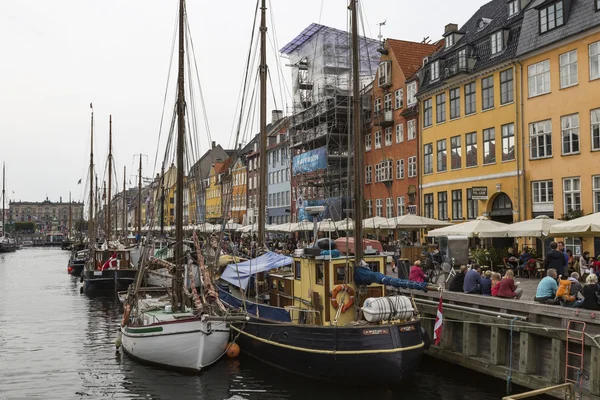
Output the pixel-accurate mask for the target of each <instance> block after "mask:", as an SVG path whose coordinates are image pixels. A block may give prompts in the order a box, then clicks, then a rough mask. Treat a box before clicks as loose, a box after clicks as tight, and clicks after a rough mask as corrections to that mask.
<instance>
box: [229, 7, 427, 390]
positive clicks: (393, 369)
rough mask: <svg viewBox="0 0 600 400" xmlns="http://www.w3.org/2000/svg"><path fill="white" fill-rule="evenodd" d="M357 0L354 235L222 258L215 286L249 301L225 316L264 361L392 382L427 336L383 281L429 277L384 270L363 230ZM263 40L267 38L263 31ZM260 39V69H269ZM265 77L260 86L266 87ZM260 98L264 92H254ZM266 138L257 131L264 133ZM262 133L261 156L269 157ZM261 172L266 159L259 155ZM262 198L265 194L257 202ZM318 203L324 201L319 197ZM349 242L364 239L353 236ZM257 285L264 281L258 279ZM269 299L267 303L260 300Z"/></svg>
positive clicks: (416, 358) (371, 382)
mask: <svg viewBox="0 0 600 400" xmlns="http://www.w3.org/2000/svg"><path fill="white" fill-rule="evenodd" d="M261 1H262V8H261V20H262V23H261V29H260V31H261V35H265V31H266V26H265V10H266V7H265V0H261ZM357 7H358V1H357V0H350V6H349V8H350V10H351V12H352V49H353V94H352V95H353V98H354V101H353V102H352V103H353V124H352V126H353V134H354V157H353V158H354V174H353V175H354V190H353V195H354V199H353V204H354V241H353V242H350V241H349V242H350V243H349V245H348V246H347V247H348V248H347V249H339V251H340V252H341V253H342V255H341V256H340V257H333V256H331V255H321V250H320V249H318V248H316V247H315V248H307V249H303V253H304V254H303V255H295V256H294V257H286V256H282V255H279V254H274V253H267V254H265V255H263V256H261V257H258V258H256V259H254V260H251V261H250V262H246V263H239V264H237V266H236V265H233V264H231V265H229V266H228V267H227V268H226V269H225V271H224V272H223V274H222V276H221V278H222V279H223V280H224V281H225V282H224V284H223V285H222V286H220V292H219V296H220V298H221V299H223V301H224V302H225V303H226V304H228V306H230V307H231V308H233V309H241V308H243V309H245V310H247V312H248V314H249V317H250V321H249V322H247V323H244V324H241V323H232V326H231V328H232V334H238V335H239V338H238V339H237V342H238V343H239V346H240V349H241V351H242V352H243V353H246V354H248V355H250V356H252V357H254V358H256V359H258V360H260V361H263V362H264V363H266V364H270V365H272V366H275V367H278V368H280V369H282V370H285V371H288V372H291V373H295V374H298V375H303V376H305V377H309V378H312V379H316V380H324V381H330V382H335V383H337V384H347V385H361V386H378V387H381V386H383V387H392V386H395V385H397V384H399V383H400V382H401V381H403V380H405V379H407V378H408V377H410V376H411V375H412V374H413V373H414V372H415V371H416V369H417V367H418V365H419V362H420V360H421V356H422V354H423V352H424V351H425V349H426V347H427V346H428V343H429V340H428V336H427V334H426V332H425V331H424V330H423V329H422V327H421V322H420V318H419V313H418V311H417V309H416V305H415V303H414V302H413V301H412V300H411V298H410V297H407V296H402V295H399V294H398V291H392V290H389V289H388V287H389V286H392V287H396V288H405V289H414V290H427V289H428V288H431V287H428V285H427V284H426V283H418V282H411V281H406V280H401V279H398V278H392V277H389V276H386V275H384V274H383V273H381V272H379V271H383V272H385V266H386V257H385V256H384V255H382V254H372V255H366V254H363V253H364V251H363V250H364V243H365V242H364V239H363V235H362V213H363V212H362V207H361V206H360V204H362V190H363V184H362V177H363V175H364V166H363V164H362V155H363V153H364V149H363V148H362V145H363V143H364V140H361V139H360V132H361V127H362V125H361V120H360V119H361V102H360V101H358V100H357V99H359V97H360V93H359V84H358V82H359V78H358V49H359V42H358V26H357V25H358V24H357ZM263 43H264V41H263ZM264 51H265V50H264V47H263V49H262V50H261V67H260V71H261V79H266V78H265V76H264V75H266V70H267V68H266V65H265V57H264ZM265 86H266V85H265V81H262V83H261V90H265ZM261 98H262V99H263V100H264V96H262V95H261ZM265 111H266V110H265V105H264V104H261V135H264V133H265V121H266V118H265ZM261 139H264V137H261ZM265 150H266V149H265V146H264V142H263V140H261V149H260V151H261V155H262V156H261V161H262V160H266V157H265V154H266V153H265ZM260 171H261V173H262V176H261V181H263V182H265V181H266V179H265V174H266V168H265V166H264V165H261V168H260ZM264 199H265V197H264V193H261V196H260V199H259V205H261V206H259V213H261V212H263V213H262V214H259V218H258V223H259V229H258V230H259V232H260V233H259V241H264V224H265V215H264V209H265V207H264ZM261 202H262V203H261ZM321 208H322V207H321ZM306 211H307V212H308V213H309V214H312V215H314V217H313V218H314V234H315V237H317V215H318V213H319V212H321V211H322V210H320V209H319V207H314V208H313V209H309V208H307V209H306ZM352 243H359V244H362V246H361V245H356V246H352V247H354V249H349V248H350V247H351V246H350V245H352ZM267 271H269V278H268V282H267V285H263V286H266V287H267V288H268V295H267V296H260V295H259V294H258V293H257V294H256V297H257V299H258V298H261V299H263V301H264V302H259V301H258V300H257V301H255V302H252V301H249V300H248V297H249V294H250V293H251V292H252V291H253V290H254V289H253V287H252V286H253V285H251V284H249V282H250V281H251V280H252V279H255V281H259V280H260V275H262V274H264V273H266V272H267ZM255 286H256V287H257V288H260V287H261V285H259V284H256V285H255ZM265 302H266V304H265Z"/></svg>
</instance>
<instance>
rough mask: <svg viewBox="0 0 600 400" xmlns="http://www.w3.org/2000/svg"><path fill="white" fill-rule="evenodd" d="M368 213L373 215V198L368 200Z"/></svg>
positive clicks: (370, 215)
mask: <svg viewBox="0 0 600 400" xmlns="http://www.w3.org/2000/svg"><path fill="white" fill-rule="evenodd" d="M367 215H368V216H369V217H372V216H373V200H367Z"/></svg>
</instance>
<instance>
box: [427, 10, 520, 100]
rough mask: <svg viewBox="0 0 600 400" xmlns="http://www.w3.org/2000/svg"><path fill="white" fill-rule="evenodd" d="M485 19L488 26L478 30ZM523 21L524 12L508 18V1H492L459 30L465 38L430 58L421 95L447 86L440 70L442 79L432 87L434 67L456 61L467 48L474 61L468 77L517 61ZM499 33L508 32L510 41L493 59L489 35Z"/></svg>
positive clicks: (442, 69) (468, 55)
mask: <svg viewBox="0 0 600 400" xmlns="http://www.w3.org/2000/svg"><path fill="white" fill-rule="evenodd" d="M482 19H483V20H486V21H487V25H486V26H485V27H484V28H482V29H479V28H478V22H479V21H480V20H482ZM522 21H523V12H522V11H521V13H520V14H517V15H515V16H513V17H511V18H509V17H508V4H507V2H506V0H492V1H490V2H489V3H487V4H484V5H483V6H481V7H480V8H479V10H477V12H476V13H475V14H473V15H472V16H471V18H470V19H469V20H468V21H467V23H466V24H464V25H463V26H462V27H461V28H460V30H459V32H462V33H464V35H463V36H462V37H461V38H460V39H459V40H457V41H456V43H455V44H454V45H453V46H452V47H450V48H448V49H446V48H445V47H443V48H441V49H440V50H439V51H438V52H436V53H435V54H434V55H433V56H432V57H430V58H429V63H428V64H427V65H426V66H425V67H424V68H423V70H422V72H423V79H422V82H421V87H420V88H419V92H420V93H421V92H423V91H427V90H430V89H433V88H435V87H438V86H442V85H443V84H444V81H445V78H444V68H443V67H441V68H440V75H441V79H440V80H438V81H436V82H433V83H432V82H431V81H430V73H431V68H430V66H431V63H432V62H433V61H436V60H440V61H442V60H445V59H450V58H451V57H456V54H457V52H458V50H460V49H462V48H465V47H467V48H468V49H469V50H467V57H468V58H473V59H474V60H475V63H474V65H473V66H472V68H471V70H470V71H469V73H474V72H477V71H482V70H485V69H487V68H489V67H491V66H493V65H497V64H500V63H503V62H506V61H508V60H511V59H513V58H515V55H516V51H517V46H518V44H519V34H520V31H521V22H522ZM500 29H507V30H509V35H508V40H507V41H506V43H505V48H504V50H503V51H502V52H500V53H498V54H495V55H493V56H492V54H491V41H490V35H491V34H492V33H494V32H497V31H498V30H500ZM440 64H442V63H440Z"/></svg>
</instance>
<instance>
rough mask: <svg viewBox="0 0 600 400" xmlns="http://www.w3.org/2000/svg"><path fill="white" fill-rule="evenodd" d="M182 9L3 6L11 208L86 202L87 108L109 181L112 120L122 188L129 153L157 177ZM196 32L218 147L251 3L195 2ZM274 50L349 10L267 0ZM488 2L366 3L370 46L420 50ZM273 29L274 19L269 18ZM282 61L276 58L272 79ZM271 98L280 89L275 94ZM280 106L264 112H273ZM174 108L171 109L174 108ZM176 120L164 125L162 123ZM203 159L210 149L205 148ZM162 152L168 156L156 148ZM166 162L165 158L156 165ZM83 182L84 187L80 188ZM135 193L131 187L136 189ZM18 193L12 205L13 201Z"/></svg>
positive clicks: (340, 19) (3, 154)
mask: <svg viewBox="0 0 600 400" xmlns="http://www.w3.org/2000/svg"><path fill="white" fill-rule="evenodd" d="M177 3H178V2H177V0H55V1H48V0H29V1H22V0H2V1H0V43H1V44H2V46H1V47H0V49H1V50H0V51H1V57H0V161H5V162H6V168H7V172H6V174H7V176H6V185H7V196H6V197H7V199H14V200H17V201H19V200H23V201H25V200H28V201H39V200H42V199H44V198H45V197H46V196H48V197H49V198H50V200H53V201H57V200H58V199H59V197H61V196H62V198H63V201H66V200H67V199H68V196H69V192H70V191H71V192H72V195H73V198H74V199H76V200H81V199H83V198H84V197H85V193H84V190H85V188H84V184H85V182H86V179H85V177H86V173H87V169H88V164H89V125H90V121H89V118H90V108H89V104H90V102H91V103H93V105H94V115H95V120H96V121H95V133H96V140H95V157H96V165H97V167H96V169H97V171H98V174H99V176H100V179H102V177H103V176H104V175H103V174H104V173H103V171H104V169H105V167H104V165H105V159H106V155H107V142H108V117H109V114H112V118H113V134H114V149H115V150H114V153H115V155H114V157H115V161H116V163H117V165H116V170H117V171H118V174H119V177H118V182H119V187H121V185H122V174H123V166H124V165H125V166H126V167H127V170H128V173H127V174H128V178H127V180H129V179H130V178H129V175H130V174H134V173H135V171H134V169H135V168H136V167H134V161H135V162H136V165H137V160H135V159H134V154H136V153H142V154H145V155H148V157H147V158H144V159H143V160H144V169H145V172H144V176H152V175H153V174H154V172H153V171H152V169H153V168H154V160H155V156H156V152H157V148H158V131H159V124H160V118H161V110H162V106H163V97H164V93H165V86H166V84H167V75H168V67H169V61H170V53H171V43H172V39H173V28H174V23H175V16H176V12H177ZM187 3H188V5H187V9H188V14H189V23H190V29H191V32H192V35H193V40H194V45H195V49H196V53H197V58H196V61H197V63H198V68H199V70H200V80H201V82H202V88H203V92H204V98H205V101H206V110H207V115H208V121H209V124H210V131H211V137H212V140H216V141H217V142H218V143H221V144H223V145H224V147H226V145H227V144H229V143H230V142H231V132H232V126H233V121H234V120H235V118H236V103H237V99H238V94H239V90H240V86H241V82H242V78H243V73H244V69H245V64H246V62H245V59H246V57H247V51H248V47H249V35H250V32H251V28H252V20H253V16H254V7H255V4H256V3H255V0H225V1H208V0H188V2H187ZM267 4H268V7H269V10H268V12H272V13H273V19H274V23H275V29H274V30H273V28H272V27H270V28H269V33H270V34H271V35H272V34H273V32H276V34H277V35H276V38H274V37H273V38H272V39H271V40H276V43H277V44H278V46H279V48H281V47H282V46H283V45H285V44H286V43H287V42H288V41H290V40H291V39H293V38H294V37H295V36H296V35H298V34H299V33H300V32H301V31H302V30H303V29H304V28H306V27H307V26H308V25H309V24H310V23H312V22H320V23H322V24H324V25H328V26H332V27H335V28H339V29H346V27H347V8H346V6H347V0H302V1H290V0H268V2H267ZM482 4H483V2H481V1H476V0H462V1H460V2H450V1H446V0H424V1H420V2H415V1H408V0H370V1H364V2H363V10H364V13H363V23H364V27H365V30H366V34H367V36H370V37H373V38H376V37H377V34H378V23H379V22H382V21H384V20H387V23H386V26H385V27H383V35H384V37H390V38H396V39H404V40H413V41H421V40H423V38H424V37H430V38H431V39H432V40H436V39H438V38H440V37H441V34H442V33H443V29H444V25H445V24H447V23H449V22H456V23H458V24H459V25H462V24H463V23H464V22H465V21H466V20H467V19H468V18H469V16H470V15H471V14H472V13H474V12H475V11H476V9H477V8H479V7H480V6H481V5H482ZM268 21H269V24H270V21H271V20H270V17H269V18H268ZM275 62H280V63H281V65H282V67H281V69H282V71H283V74H284V77H285V79H287V80H288V81H289V80H290V78H289V76H290V71H289V68H287V67H285V64H286V60H285V59H279V58H278V57H277V54H275V52H274V51H273V50H271V49H270V50H269V64H270V68H271V71H272V72H271V73H272V76H273V79H274V80H277V79H276V77H277V73H276V68H275V65H274V64H275ZM273 92H275V94H276V96H280V94H282V93H283V94H284V93H285V90H283V89H280V88H279V87H275V88H274V89H273ZM273 104H274V103H273V101H272V99H271V105H270V106H269V109H271V108H273V106H274V105H273ZM172 106H173V104H172V103H171V104H168V105H167V107H168V108H169V107H172ZM168 118H169V116H167V119H168ZM199 142H200V146H201V152H204V151H205V150H206V149H207V148H208V146H209V143H210V140H209V139H208V137H207V135H206V134H205V133H202V134H201V135H200V138H199ZM161 151H162V149H161ZM159 158H160V159H162V157H159ZM81 178H83V183H84V184H82V185H78V184H77V182H78V180H79V179H81ZM131 181H132V183H135V178H131ZM13 192H14V194H13Z"/></svg>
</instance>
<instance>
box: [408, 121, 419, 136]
mask: <svg viewBox="0 0 600 400" xmlns="http://www.w3.org/2000/svg"><path fill="white" fill-rule="evenodd" d="M406 127H407V130H408V135H407V139H408V140H413V139H416V138H417V120H416V119H410V120H408V121H406Z"/></svg>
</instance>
